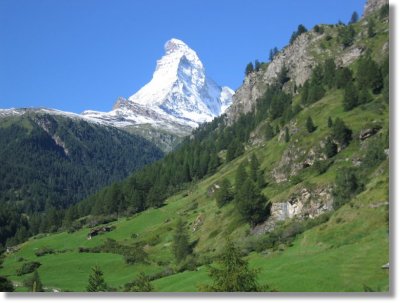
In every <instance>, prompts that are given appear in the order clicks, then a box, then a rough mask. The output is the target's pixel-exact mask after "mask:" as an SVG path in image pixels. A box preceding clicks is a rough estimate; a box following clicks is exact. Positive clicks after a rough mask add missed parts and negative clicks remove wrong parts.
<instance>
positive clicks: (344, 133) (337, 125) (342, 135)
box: [332, 118, 353, 147]
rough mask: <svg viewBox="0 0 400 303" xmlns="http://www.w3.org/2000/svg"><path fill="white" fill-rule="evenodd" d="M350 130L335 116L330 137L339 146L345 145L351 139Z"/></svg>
mask: <svg viewBox="0 0 400 303" xmlns="http://www.w3.org/2000/svg"><path fill="white" fill-rule="evenodd" d="M352 133H353V132H352V131H351V129H349V128H348V127H347V126H346V124H345V123H344V122H343V120H341V119H340V118H336V120H335V122H334V123H333V126H332V138H333V140H335V141H336V142H338V144H339V145H340V146H341V147H346V146H347V145H348V144H349V143H350V141H351V139H352Z"/></svg>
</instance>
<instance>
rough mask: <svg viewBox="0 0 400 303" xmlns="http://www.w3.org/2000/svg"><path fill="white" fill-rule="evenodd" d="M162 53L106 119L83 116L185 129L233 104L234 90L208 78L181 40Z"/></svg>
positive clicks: (194, 53)
mask: <svg viewBox="0 0 400 303" xmlns="http://www.w3.org/2000/svg"><path fill="white" fill-rule="evenodd" d="M164 50H165V53H164V55H163V56H162V57H161V58H160V59H159V60H157V65H156V68H155V71H154V73H153V77H152V79H151V81H150V82H149V83H147V84H146V85H145V86H143V87H142V88H141V89H140V90H139V91H137V92H136V93H135V94H134V95H132V96H130V97H129V98H128V99H125V98H119V99H118V100H117V102H116V103H115V105H114V107H113V110H112V111H111V112H110V113H109V114H108V115H106V116H107V117H106V116H105V115H104V114H102V113H94V112H92V111H88V112H85V113H84V114H86V115H90V116H92V117H93V118H96V119H100V118H101V117H103V118H101V119H103V120H104V119H107V120H108V121H111V120H113V119H114V120H115V119H117V120H118V123H122V122H123V124H124V125H125V124H126V123H132V124H134V125H139V124H141V123H142V124H143V123H147V124H148V123H150V124H152V125H154V126H156V125H157V124H158V125H162V127H163V128H165V126H167V127H169V126H170V125H168V123H170V124H171V125H175V126H176V125H181V126H182V127H183V128H184V129H187V128H190V129H192V128H194V127H197V126H198V125H199V124H200V123H203V122H206V121H211V120H212V119H214V118H215V117H217V116H219V115H221V114H223V113H224V112H225V110H226V109H227V108H228V107H229V106H230V105H231V103H232V96H233V94H234V92H233V90H232V89H230V88H229V87H226V86H224V87H221V86H219V85H218V84H216V83H215V82H214V81H213V80H212V79H210V78H209V77H208V76H207V74H206V70H205V68H204V66H203V63H202V62H201V61H200V58H199V56H198V55H197V53H196V52H195V51H194V50H193V49H191V48H190V47H189V46H188V45H187V44H186V43H185V42H183V41H182V40H179V39H176V38H172V39H170V40H168V41H167V42H166V43H165V44H164ZM108 116H110V117H108ZM151 121H154V123H153V122H151ZM168 121H169V122H168ZM175 129H176V128H175Z"/></svg>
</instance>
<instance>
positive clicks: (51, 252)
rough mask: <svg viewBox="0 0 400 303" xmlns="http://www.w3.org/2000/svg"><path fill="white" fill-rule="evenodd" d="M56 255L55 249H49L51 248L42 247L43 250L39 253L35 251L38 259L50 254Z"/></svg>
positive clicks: (40, 249)
mask: <svg viewBox="0 0 400 303" xmlns="http://www.w3.org/2000/svg"><path fill="white" fill-rule="evenodd" d="M54 253H55V252H54V249H52V248H49V247H42V248H39V249H38V250H37V251H35V255H36V256H37V257H41V256H44V255H48V254H54Z"/></svg>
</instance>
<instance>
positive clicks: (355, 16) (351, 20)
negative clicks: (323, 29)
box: [349, 12, 359, 24]
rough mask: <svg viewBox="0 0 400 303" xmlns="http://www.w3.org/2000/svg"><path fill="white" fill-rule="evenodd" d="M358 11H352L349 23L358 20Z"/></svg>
mask: <svg viewBox="0 0 400 303" xmlns="http://www.w3.org/2000/svg"><path fill="white" fill-rule="evenodd" d="M358 18H359V17H358V13H357V12H353V14H352V15H351V18H350V21H349V24H354V23H356V22H357V21H358Z"/></svg>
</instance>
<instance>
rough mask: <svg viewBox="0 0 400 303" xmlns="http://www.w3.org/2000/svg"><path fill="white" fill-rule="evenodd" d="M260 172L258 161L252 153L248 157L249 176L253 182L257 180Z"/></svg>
mask: <svg viewBox="0 0 400 303" xmlns="http://www.w3.org/2000/svg"><path fill="white" fill-rule="evenodd" d="M259 174H260V162H259V161H258V159H257V156H256V155H255V154H254V153H253V154H252V155H251V159H250V178H251V179H252V180H253V182H257V180H258V175H259Z"/></svg>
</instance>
